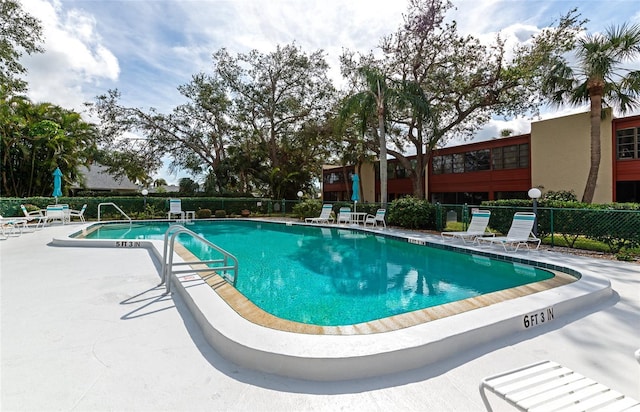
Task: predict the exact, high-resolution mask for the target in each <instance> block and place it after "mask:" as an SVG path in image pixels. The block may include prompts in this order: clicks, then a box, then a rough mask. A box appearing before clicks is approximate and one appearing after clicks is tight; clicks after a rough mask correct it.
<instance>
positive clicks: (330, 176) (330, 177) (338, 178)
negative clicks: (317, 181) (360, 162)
mask: <svg viewBox="0 0 640 412" xmlns="http://www.w3.org/2000/svg"><path fill="white" fill-rule="evenodd" d="M340 182H344V173H342V172H331V173H326V174H325V175H324V183H327V184H333V183H340Z"/></svg>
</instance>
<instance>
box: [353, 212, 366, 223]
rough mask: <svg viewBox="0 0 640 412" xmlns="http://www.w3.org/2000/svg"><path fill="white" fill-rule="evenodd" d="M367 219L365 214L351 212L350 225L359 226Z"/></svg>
mask: <svg viewBox="0 0 640 412" xmlns="http://www.w3.org/2000/svg"><path fill="white" fill-rule="evenodd" d="M366 218H367V213H365V212H351V223H355V224H359V223H364V220H365V219H366Z"/></svg>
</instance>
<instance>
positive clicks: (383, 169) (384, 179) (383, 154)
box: [376, 81, 388, 208]
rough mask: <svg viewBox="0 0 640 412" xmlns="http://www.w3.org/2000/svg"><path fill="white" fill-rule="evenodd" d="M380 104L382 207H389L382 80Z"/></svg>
mask: <svg viewBox="0 0 640 412" xmlns="http://www.w3.org/2000/svg"><path fill="white" fill-rule="evenodd" d="M376 104H377V106H378V139H379V143H380V203H382V207H383V208H386V207H387V202H388V198H387V180H388V179H387V171H388V170H387V138H386V136H385V130H384V110H385V107H384V96H383V95H382V88H381V87H380V81H378V95H377V96H376Z"/></svg>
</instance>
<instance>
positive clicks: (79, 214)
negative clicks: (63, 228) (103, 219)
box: [69, 203, 87, 223]
mask: <svg viewBox="0 0 640 412" xmlns="http://www.w3.org/2000/svg"><path fill="white" fill-rule="evenodd" d="M85 210H87V204H86V203H85V204H84V205H82V209H80V210H75V209H70V210H69V219H71V218H73V217H77V218H80V221H81V222H83V223H84V211H85Z"/></svg>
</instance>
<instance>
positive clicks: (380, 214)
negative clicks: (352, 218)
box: [364, 209, 387, 229]
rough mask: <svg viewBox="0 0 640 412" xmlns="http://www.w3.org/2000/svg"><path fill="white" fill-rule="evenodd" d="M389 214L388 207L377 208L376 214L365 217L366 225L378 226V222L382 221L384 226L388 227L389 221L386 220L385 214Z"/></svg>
mask: <svg viewBox="0 0 640 412" xmlns="http://www.w3.org/2000/svg"><path fill="white" fill-rule="evenodd" d="M386 214H387V210H386V209H378V210H376V214H375V215H367V216H366V217H365V219H364V225H365V226H367V225H369V224H370V225H371V226H378V223H382V226H384V228H385V229H386V228H387V223H386V222H385V221H384V216H385V215H386Z"/></svg>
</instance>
